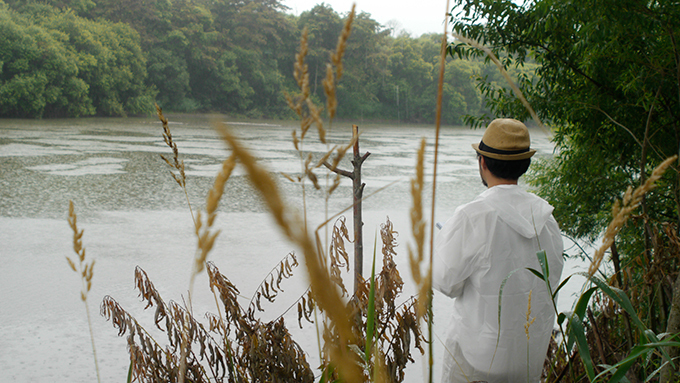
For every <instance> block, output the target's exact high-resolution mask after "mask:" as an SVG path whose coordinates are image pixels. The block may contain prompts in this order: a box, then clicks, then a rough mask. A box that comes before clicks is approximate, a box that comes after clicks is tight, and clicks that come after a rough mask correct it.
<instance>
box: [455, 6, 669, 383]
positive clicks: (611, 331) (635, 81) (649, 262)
mask: <svg viewBox="0 0 680 383" xmlns="http://www.w3.org/2000/svg"><path fill="white" fill-rule="evenodd" d="M456 6H458V7H460V8H459V9H462V12H461V13H460V14H459V16H458V17H457V18H456V19H455V20H454V26H453V29H454V32H455V33H457V34H460V35H464V36H466V37H468V38H471V39H475V40H478V41H481V42H483V43H484V44H485V45H486V46H488V47H489V48H490V49H491V50H492V51H494V53H495V54H496V56H497V57H499V58H500V61H501V63H502V65H503V66H504V67H505V68H506V69H508V70H515V71H517V79H518V81H517V82H518V85H519V87H520V89H521V90H522V92H523V93H524V95H525V97H526V98H527V100H528V101H529V103H530V104H531V105H532V107H533V108H534V110H535V111H536V113H537V114H538V116H539V117H540V119H541V120H542V121H543V122H544V123H546V124H548V125H549V126H551V128H552V129H553V132H554V141H555V145H556V150H555V155H554V156H553V158H552V159H551V160H540V159H539V161H538V164H537V165H538V166H535V167H534V170H535V171H534V172H532V174H530V177H529V178H530V179H529V181H530V182H531V183H532V184H533V185H534V186H535V187H536V188H537V189H538V192H539V194H541V195H543V196H544V197H545V198H546V199H547V200H548V201H549V202H550V203H551V204H552V205H553V206H555V211H554V215H555V217H556V218H557V220H558V222H559V223H560V226H561V228H562V230H563V231H565V232H566V233H567V234H569V235H571V236H573V237H575V238H578V239H585V240H590V241H593V240H595V239H596V238H598V237H599V236H600V235H601V233H602V232H603V229H604V228H605V227H606V226H607V225H608V224H609V221H610V220H611V214H610V211H611V210H612V206H613V204H614V201H615V200H616V199H619V198H621V193H622V191H624V190H626V189H627V188H628V187H631V186H632V187H634V186H636V185H637V184H638V182H640V180H641V181H644V180H645V179H646V178H647V177H648V174H649V173H650V172H651V169H652V168H653V167H655V166H656V165H657V164H659V163H660V162H661V161H663V160H664V159H666V158H668V157H670V156H671V155H673V154H676V153H677V152H678V147H680V125H679V124H678V122H680V121H679V117H678V113H677V111H678V110H680V105H679V104H680V92H678V84H679V83H680V81H679V80H680V75H679V73H680V71H679V69H678V68H679V65H680V60H678V57H680V52H679V51H678V46H677V41H676V39H677V37H676V36H678V34H679V33H680V7H679V6H678V4H677V2H673V1H668V0H663V1H656V2H637V1H628V0H625V1H612V0H587V1H572V0H568V1H556V0H539V1H535V2H531V3H527V4H525V5H523V6H520V5H517V4H515V3H514V2H511V1H500V2H499V1H487V0H460V1H458V2H457V4H456ZM449 52H450V53H451V54H452V55H456V56H458V57H467V58H475V57H476V58H482V57H483V56H484V53H482V52H480V51H478V50H476V49H474V48H471V47H469V46H467V45H466V44H452V45H451V46H450V47H449ZM534 64H535V66H533V67H530V65H534ZM531 72H534V73H535V76H532V75H531ZM478 88H479V89H480V91H481V93H482V94H483V95H484V97H485V101H486V102H487V104H488V105H489V107H490V109H491V111H492V114H493V115H494V116H512V117H515V118H519V119H523V120H526V119H528V118H529V114H528V112H527V111H526V109H525V108H524V107H523V106H522V104H521V103H520V102H519V101H518V99H517V98H516V97H515V96H514V94H513V93H512V92H510V91H508V90H507V89H506V88H504V87H501V86H498V83H497V80H496V79H494V78H493V77H492V76H489V77H486V76H482V77H480V82H479V84H478ZM487 119H488V116H484V115H481V114H477V115H476V116H473V117H470V118H468V121H470V122H471V123H474V124H478V125H483V124H484V123H485V121H486V120H487ZM678 195H680V190H679V189H678V172H677V171H675V172H669V174H666V175H665V176H664V177H663V178H662V179H661V180H659V181H658V182H657V188H656V189H655V190H654V191H652V192H650V193H648V194H647V195H646V196H645V198H644V200H643V202H642V204H641V207H640V210H639V212H638V213H637V214H638V215H636V216H634V217H633V219H632V220H630V221H629V222H628V223H627V224H626V226H625V227H624V228H623V229H622V230H621V231H620V232H619V234H618V235H617V237H616V246H615V247H614V248H612V252H611V254H612V257H611V258H612V259H613V261H614V262H613V263H614V267H615V274H614V275H613V277H612V278H611V280H610V281H609V284H612V285H614V286H616V288H617V289H618V290H617V289H611V290H610V291H608V290H607V289H606V288H605V284H598V285H597V286H598V288H599V289H600V291H601V293H598V294H596V297H598V299H597V300H596V301H595V302H591V308H592V310H594V311H595V315H594V316H593V317H592V318H586V316H585V309H586V306H587V305H585V304H584V306H583V307H582V310H581V313H580V314H579V319H578V320H579V321H580V322H589V324H590V325H592V326H593V327H592V328H585V329H584V331H585V332H584V334H586V335H587V336H589V337H590V336H595V335H593V333H597V331H598V330H597V329H596V327H597V326H601V328H600V330H599V331H600V332H601V334H600V336H601V337H602V338H603V340H602V342H604V343H605V344H610V345H611V346H612V347H616V348H619V349H623V350H626V352H627V353H628V354H629V355H630V356H631V357H633V356H635V357H639V356H642V355H645V356H646V357H647V358H646V359H645V360H646V361H647V362H646V363H642V364H641V363H638V362H635V363H633V362H632V360H633V359H635V358H633V359H625V363H624V361H621V360H620V359H618V360H616V361H612V360H607V361H605V360H600V363H601V364H603V365H605V364H606V365H610V366H615V368H612V369H609V370H608V373H611V374H613V375H611V379H613V380H614V381H616V380H617V379H621V378H622V377H623V374H624V373H626V369H628V368H631V370H630V371H628V373H629V374H632V375H637V377H638V378H640V377H645V378H646V377H649V378H651V377H652V376H653V375H654V374H655V372H652V371H653V369H657V367H659V359H655V358H651V359H650V357H649V354H648V352H649V350H650V349H651V348H654V347H651V348H647V346H646V344H655V343H657V342H656V341H654V340H651V339H649V338H648V337H647V335H645V334H647V333H648V332H649V333H650V334H652V335H653V334H660V333H663V332H666V331H670V332H678V331H680V329H679V328H678V326H677V323H676V324H673V323H672V321H671V320H670V318H671V317H672V315H673V312H676V313H677V310H678V307H677V305H676V304H675V303H673V304H671V302H672V300H674V299H677V297H674V296H673V284H674V281H676V279H677V278H678V267H679V264H678V262H677V261H676V260H677V255H678V241H677V232H678V219H679V215H678V214H679V209H678V201H679V199H678ZM612 294H613V295H612ZM621 296H630V297H631V301H630V305H629V306H624V305H623V303H625V302H624V301H619V300H618V297H621ZM626 299H627V298H626ZM586 302H588V300H586ZM611 302H616V303H617V304H618V305H620V306H618V307H621V309H620V310H621V311H622V313H623V315H621V318H617V319H616V320H607V319H603V318H605V317H606V315H609V314H607V313H608V310H611V308H610V305H611V304H612V303H611ZM589 310H590V308H589ZM565 318H566V317H565V316H562V317H561V320H562V321H564V319H565ZM573 320H574V319H573V318H572V319H571V322H573ZM630 321H632V322H633V324H634V326H631V325H630ZM572 328H573V329H575V331H577V332H578V325H576V326H573V327H572ZM634 333H637V335H638V337H639V338H640V339H641V340H640V343H637V346H636V345H635V344H634V338H635V336H634ZM586 335H584V336H586ZM577 338H579V337H577ZM584 340H587V341H588V342H592V341H593V340H592V339H591V338H588V339H583V338H580V340H579V342H580V343H582V344H581V347H580V348H581V349H582V348H583V347H585V345H584V344H583V342H584ZM589 344H591V345H592V343H589ZM583 351H584V352H582V353H581V357H582V358H585V359H584V360H583V362H584V366H585V369H584V370H583V371H582V372H583V373H587V375H588V377H589V379H590V380H598V379H601V376H600V377H599V378H598V377H597V375H596V374H597V371H596V370H597V369H598V368H600V366H598V365H597V363H595V364H592V365H591V364H590V362H589V361H588V359H589V357H588V356H587V355H584V354H585V350H583ZM591 354H592V355H591V356H592V360H593V361H594V360H595V359H602V358H603V355H599V354H601V353H600V352H598V353H595V352H592V349H591ZM650 360H652V361H654V363H656V364H654V363H652V364H650V363H649V361H650ZM618 362H621V364H620V363H618ZM627 363H629V364H627ZM624 367H625V368H624ZM656 371H658V369H657V370H656Z"/></svg>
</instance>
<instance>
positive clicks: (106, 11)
mask: <svg viewBox="0 0 680 383" xmlns="http://www.w3.org/2000/svg"><path fill="white" fill-rule="evenodd" d="M286 11H287V8H286V7H285V6H284V5H282V3H281V2H280V1H278V0H247V1H234V0H217V1H207V0H198V1H188V0H152V1H145V2H140V1H134V0H124V1H118V0H100V1H96V2H92V1H89V0H4V2H3V1H2V0H0V31H1V32H0V34H1V35H2V36H3V38H2V39H0V63H1V64H0V69H1V70H0V117H35V118H40V117H77V116H89V115H97V116H124V115H136V114H150V113H153V105H154V101H155V102H157V103H158V104H159V105H161V106H162V107H163V108H164V110H166V111H176V112H223V113H228V114H231V115H238V116H246V117H255V118H257V117H270V118H293V117H294V114H292V113H291V111H290V109H288V108H286V102H285V99H284V96H283V95H284V93H286V92H288V93H290V92H294V91H295V90H296V88H297V87H296V85H295V79H294V78H293V74H292V72H291V71H290V68H291V67H292V66H293V62H294V56H295V50H296V47H297V46H298V37H299V36H300V34H301V32H302V29H303V28H305V27H306V28H307V29H308V31H309V32H308V33H309V54H308V57H307V61H308V65H309V74H310V92H311V97H312V98H313V99H314V100H315V101H316V102H318V101H319V100H323V99H324V89H323V85H322V81H323V79H324V77H325V75H326V66H325V65H326V62H327V61H328V58H329V55H330V53H332V52H333V51H334V50H335V44H336V42H337V36H338V33H339V32H340V30H341V29H342V25H343V23H344V21H345V19H346V15H339V14H338V13H337V12H335V11H334V10H333V9H332V8H331V7H330V6H329V5H325V4H320V5H317V6H316V7H314V8H312V9H311V10H309V11H306V12H303V13H302V14H300V15H299V16H293V15H290V14H287V13H286ZM353 25H354V27H353V32H352V35H351V36H350V40H349V42H350V44H349V45H348V48H347V52H345V56H344V57H345V64H346V65H345V68H346V70H345V73H344V79H343V81H342V83H341V84H339V86H338V89H337V99H338V101H339V105H340V107H339V108H338V111H337V117H338V118H343V119H352V120H353V121H354V122H358V121H361V120H377V119H380V120H399V121H410V122H434V119H435V110H436V100H435V96H436V94H437V81H436V78H437V74H438V72H437V71H438V69H437V68H438V60H439V46H440V44H439V37H438V36H437V35H423V36H419V37H412V36H410V35H408V34H405V33H399V31H394V30H391V29H388V28H386V27H384V26H382V25H380V24H379V23H378V22H376V21H375V20H373V19H372V18H371V15H369V14H367V13H358V14H357V15H356V17H355V20H354V22H353ZM449 64H450V66H449V70H448V71H447V73H446V79H445V87H444V93H443V102H444V108H443V114H442V121H443V122H444V123H447V124H459V123H461V121H462V117H463V116H464V115H465V114H478V113H483V112H485V111H486V109H485V106H484V103H483V102H482V97H481V94H480V92H479V91H478V90H477V89H476V88H475V86H474V83H475V78H477V77H484V78H487V79H488V80H489V81H495V82H496V83H497V84H501V85H503V84H505V83H504V82H503V81H502V77H500V76H499V75H498V72H497V71H496V70H495V69H494V68H493V66H490V65H488V64H486V63H484V61H483V60H478V59H474V60H461V59H455V60H454V59H450V63H449ZM521 72H522V73H525V74H526V73H531V71H530V70H525V69H522V70H521ZM516 74H519V72H518V73H516Z"/></svg>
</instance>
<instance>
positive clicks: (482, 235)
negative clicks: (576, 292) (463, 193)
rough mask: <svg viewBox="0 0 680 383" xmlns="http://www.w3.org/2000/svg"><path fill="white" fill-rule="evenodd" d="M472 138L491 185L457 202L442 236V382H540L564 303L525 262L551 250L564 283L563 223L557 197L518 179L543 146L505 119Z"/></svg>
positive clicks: (438, 266)
mask: <svg viewBox="0 0 680 383" xmlns="http://www.w3.org/2000/svg"><path fill="white" fill-rule="evenodd" d="M472 147H473V148H474V150H475V151H476V152H477V160H478V163H479V174H480V176H481V178H482V183H483V184H484V185H485V186H487V187H488V189H487V190H486V191H484V192H483V193H482V194H480V195H479V196H478V197H477V198H476V199H475V200H473V201H472V202H470V203H468V204H466V205H463V206H460V207H458V208H457V209H456V211H455V213H454V214H453V216H452V217H451V218H450V219H449V220H448V221H447V222H446V223H445V224H444V225H443V227H442V229H441V232H440V233H439V234H438V236H437V240H436V244H435V255H434V261H433V262H434V265H433V266H434V268H433V270H434V271H433V284H434V287H435V288H436V289H437V290H439V291H441V292H442V293H444V294H446V295H447V296H449V297H451V298H454V300H453V315H452V318H450V319H449V318H446V320H450V322H451V323H450V326H451V330H450V333H449V334H448V337H447V340H446V343H445V345H446V352H445V355H444V363H443V377H442V381H443V382H446V383H449V382H456V383H457V382H472V381H476V380H479V381H487V382H489V383H506V382H507V383H518V382H531V383H535V382H538V381H539V379H540V375H541V372H542V369H543V362H544V360H545V356H546V352H547V348H548V342H549V340H550V336H551V333H552V329H553V326H554V322H555V312H554V310H553V305H552V302H551V299H550V294H549V293H548V290H547V287H546V285H545V282H544V281H543V280H541V279H539V278H538V277H536V276H535V275H534V274H532V273H531V272H529V271H528V270H526V269H527V268H532V269H534V270H538V271H541V266H540V264H539V261H538V258H537V255H536V253H537V252H538V251H540V250H544V251H545V252H546V254H547V259H548V265H549V273H550V277H549V280H550V283H551V285H552V287H553V289H554V288H556V287H557V283H558V282H559V279H560V275H561V274H562V265H563V260H562V250H563V243H562V237H561V234H560V229H559V227H558V225H557V222H556V221H555V219H554V218H553V216H552V211H553V208H552V206H550V205H549V204H548V203H547V202H546V201H544V200H543V199H541V198H539V197H537V196H535V195H533V194H531V193H528V192H526V191H524V190H522V189H521V188H520V187H519V186H518V185H517V180H518V179H519V177H520V176H521V175H522V174H524V173H525V172H526V171H527V169H528V168H529V164H530V163H531V156H533V155H534V153H536V151H535V150H533V149H531V148H530V139H529V130H528V129H527V128H526V126H525V125H524V124H523V123H521V122H519V121H517V120H514V119H496V120H494V121H492V122H491V123H490V124H489V126H488V127H487V129H486V131H485V132H484V136H483V137H482V140H481V142H480V143H479V144H473V145H472ZM506 279H507V280H506ZM504 281H505V284H503V282H504ZM501 288H502V290H503V291H502V294H501V293H500V289H501ZM499 296H500V298H499ZM499 299H500V301H501V309H500V312H499ZM529 310H530V312H529ZM527 318H529V319H527ZM534 318H535V321H534ZM499 322H500V323H499ZM499 324H500V328H499Z"/></svg>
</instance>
